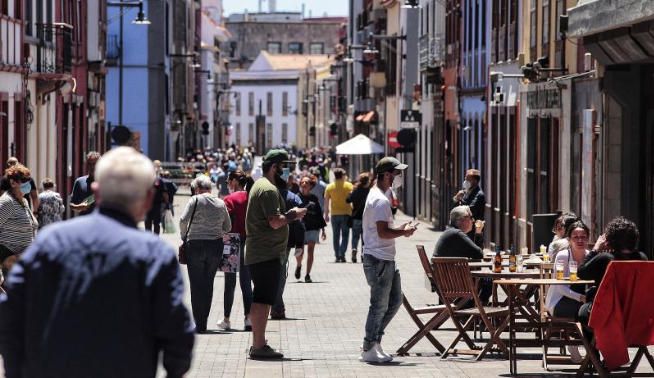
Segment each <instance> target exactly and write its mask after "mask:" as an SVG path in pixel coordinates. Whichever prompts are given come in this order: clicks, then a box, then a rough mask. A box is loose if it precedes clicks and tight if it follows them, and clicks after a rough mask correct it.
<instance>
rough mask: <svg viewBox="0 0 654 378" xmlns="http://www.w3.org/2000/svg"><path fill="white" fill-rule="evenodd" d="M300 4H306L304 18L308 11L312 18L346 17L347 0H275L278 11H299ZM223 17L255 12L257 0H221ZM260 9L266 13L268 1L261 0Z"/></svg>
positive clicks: (300, 8)
mask: <svg viewBox="0 0 654 378" xmlns="http://www.w3.org/2000/svg"><path fill="white" fill-rule="evenodd" d="M302 3H304V4H306V13H305V16H307V17H308V16H309V10H311V12H312V16H313V17H319V16H322V15H323V14H324V13H325V12H327V15H329V16H347V9H348V8H347V4H348V0H277V10H278V11H297V12H299V11H301V10H302ZM223 8H224V9H225V12H224V15H225V16H229V15H230V14H231V13H243V10H245V9H247V10H248V11H249V12H256V11H257V10H258V9H259V0H223ZM261 8H262V9H263V10H264V11H265V12H267V11H268V1H267V0H263V2H262V4H261Z"/></svg>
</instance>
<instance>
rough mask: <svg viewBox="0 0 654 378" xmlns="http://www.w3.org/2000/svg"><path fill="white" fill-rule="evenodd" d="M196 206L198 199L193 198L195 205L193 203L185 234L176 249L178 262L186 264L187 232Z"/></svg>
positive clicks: (189, 229)
mask: <svg viewBox="0 0 654 378" xmlns="http://www.w3.org/2000/svg"><path fill="white" fill-rule="evenodd" d="M197 207H198V199H197V198H196V199H195V205H193V212H192V213H191V219H190V220H189V221H188V227H186V234H185V235H184V237H183V238H182V245H180V246H179V248H178V250H177V259H178V260H179V263H180V264H184V265H186V241H187V239H188V233H189V232H190V231H191V223H193V217H194V216H195V209H197Z"/></svg>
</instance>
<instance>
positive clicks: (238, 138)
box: [236, 122, 241, 146]
mask: <svg viewBox="0 0 654 378" xmlns="http://www.w3.org/2000/svg"><path fill="white" fill-rule="evenodd" d="M236 145H237V146H240V145H241V124H240V123H238V122H237V123H236Z"/></svg>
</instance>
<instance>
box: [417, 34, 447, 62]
mask: <svg viewBox="0 0 654 378" xmlns="http://www.w3.org/2000/svg"><path fill="white" fill-rule="evenodd" d="M443 37H444V36H443V35H442V34H438V35H436V36H433V37H432V36H430V35H429V34H425V35H423V36H422V37H420V40H419V45H418V48H419V51H420V55H419V62H420V71H428V70H430V69H434V68H438V67H440V66H442V65H443V63H444V61H445V49H444V47H443V46H444V45H443V42H444V38H443Z"/></svg>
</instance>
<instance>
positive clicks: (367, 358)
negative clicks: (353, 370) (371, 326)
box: [359, 343, 393, 363]
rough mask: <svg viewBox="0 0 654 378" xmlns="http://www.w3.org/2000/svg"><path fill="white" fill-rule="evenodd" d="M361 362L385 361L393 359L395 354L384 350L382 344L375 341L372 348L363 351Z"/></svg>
mask: <svg viewBox="0 0 654 378" xmlns="http://www.w3.org/2000/svg"><path fill="white" fill-rule="evenodd" d="M359 361H361V362H372V363H385V362H391V361H393V356H391V355H390V354H388V353H386V352H384V350H383V349H382V347H381V344H379V343H374V344H373V345H372V348H370V349H368V350H365V351H362V352H361V357H359Z"/></svg>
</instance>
